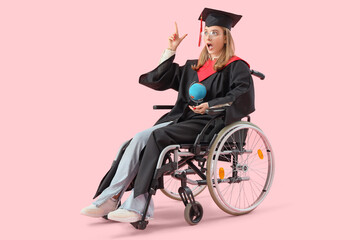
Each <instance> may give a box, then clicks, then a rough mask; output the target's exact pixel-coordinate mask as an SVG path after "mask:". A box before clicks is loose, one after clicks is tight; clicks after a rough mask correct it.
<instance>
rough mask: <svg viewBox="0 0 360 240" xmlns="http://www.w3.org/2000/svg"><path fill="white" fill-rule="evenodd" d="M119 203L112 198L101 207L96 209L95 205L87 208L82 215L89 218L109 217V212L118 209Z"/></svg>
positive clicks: (82, 211)
mask: <svg viewBox="0 0 360 240" xmlns="http://www.w3.org/2000/svg"><path fill="white" fill-rule="evenodd" d="M116 205H117V201H116V200H114V199H112V198H110V199H108V200H107V201H106V202H104V203H103V204H101V205H100V206H99V207H96V206H95V205H94V204H91V205H90V206H87V207H86V208H83V209H82V210H81V212H80V213H81V214H83V215H86V216H89V217H95V218H99V217H103V216H105V215H107V214H108V213H109V212H112V211H114V210H115V209H116Z"/></svg>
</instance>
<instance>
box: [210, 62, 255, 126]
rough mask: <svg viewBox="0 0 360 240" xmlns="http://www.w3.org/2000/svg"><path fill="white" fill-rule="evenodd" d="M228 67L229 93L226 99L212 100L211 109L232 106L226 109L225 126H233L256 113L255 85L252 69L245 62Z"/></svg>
mask: <svg viewBox="0 0 360 240" xmlns="http://www.w3.org/2000/svg"><path fill="white" fill-rule="evenodd" d="M228 67H231V68H232V69H230V70H231V72H230V80H229V84H230V86H229V91H228V92H227V93H226V94H225V96H224V97H219V98H214V99H212V100H210V101H209V102H208V103H209V107H213V106H216V105H223V104H230V107H228V108H227V109H226V114H225V124H226V125H228V124H231V123H233V122H235V121H239V120H241V118H243V117H245V116H247V115H249V114H250V113H252V112H254V111H255V103H254V102H255V93H254V83H253V80H252V77H251V74H250V69H249V67H248V65H246V64H245V63H244V62H243V61H236V62H234V63H232V64H230V65H229V66H228Z"/></svg>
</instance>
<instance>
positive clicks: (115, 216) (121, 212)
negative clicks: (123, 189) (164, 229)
mask: <svg viewBox="0 0 360 240" xmlns="http://www.w3.org/2000/svg"><path fill="white" fill-rule="evenodd" d="M108 219H111V220H114V221H118V222H130V223H132V222H137V221H140V220H141V215H140V214H138V213H136V212H133V211H129V210H126V209H122V208H119V209H117V210H115V211H113V212H111V213H109V214H108Z"/></svg>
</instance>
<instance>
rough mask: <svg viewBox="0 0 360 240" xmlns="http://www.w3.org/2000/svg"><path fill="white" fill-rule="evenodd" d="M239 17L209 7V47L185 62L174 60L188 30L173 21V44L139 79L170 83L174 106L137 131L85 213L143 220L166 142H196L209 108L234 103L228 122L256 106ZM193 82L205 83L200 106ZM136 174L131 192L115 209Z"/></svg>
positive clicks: (156, 85) (160, 85) (205, 15)
mask: <svg viewBox="0 0 360 240" xmlns="http://www.w3.org/2000/svg"><path fill="white" fill-rule="evenodd" d="M240 18H241V16H240V15H235V14H232V13H228V12H223V11H218V10H214V9H208V8H205V9H204V10H203V12H202V14H201V16H200V18H199V20H202V19H204V20H205V23H206V27H205V29H204V34H203V35H204V43H205V47H204V48H203V50H202V52H201V54H200V57H199V59H198V60H189V61H187V62H186V64H185V65H184V66H181V67H180V66H179V65H178V64H176V63H173V60H174V58H175V52H176V49H177V47H178V46H179V44H180V43H181V42H182V40H183V39H184V38H185V37H186V36H187V35H186V34H185V35H184V36H182V37H180V36H179V34H178V28H177V25H176V23H175V27H176V30H175V33H174V34H173V35H172V36H170V37H169V47H168V49H166V50H165V52H164V53H163V56H162V58H161V61H160V65H159V66H158V67H157V68H156V69H154V70H153V71H151V72H149V73H146V74H143V75H141V76H140V80H139V82H140V83H141V84H143V85H145V86H148V87H150V88H152V89H155V90H166V89H169V88H172V89H174V90H176V91H178V98H177V101H176V103H175V106H174V107H173V109H172V110H171V111H170V112H169V113H168V114H166V115H165V116H163V117H162V118H160V119H159V121H158V122H157V123H156V124H155V126H153V127H152V128H150V129H147V130H145V131H143V132H140V133H138V134H136V135H135V137H134V138H133V139H132V140H131V142H130V144H129V145H128V146H127V148H126V150H125V152H124V154H123V155H122V157H121V161H120V163H119V165H118V167H117V169H116V174H115V175H114V177H113V178H112V180H111V183H110V184H109V186H108V187H107V188H106V189H104V190H103V191H101V194H100V195H99V196H98V198H97V200H96V201H95V202H94V203H93V204H92V205H90V206H88V207H86V208H84V209H83V210H82V211H81V213H82V214H84V215H87V216H91V217H102V216H104V215H108V218H109V219H112V220H115V221H120V222H136V221H138V220H140V218H141V214H142V212H143V209H144V206H145V202H146V198H147V192H148V189H149V186H150V182H151V179H152V176H153V174H154V171H155V167H156V163H157V160H158V156H159V154H160V153H161V151H162V150H163V149H164V148H165V147H166V146H168V145H171V144H177V143H193V142H194V141H195V138H196V136H197V135H198V134H199V133H200V132H201V130H202V129H203V127H204V126H205V125H206V123H207V122H208V121H209V120H210V119H211V118H212V116H209V115H206V114H204V113H205V111H206V109H209V108H211V107H214V106H219V105H224V104H226V105H230V107H228V108H227V110H226V117H225V124H230V123H231V122H234V121H238V120H240V119H241V118H242V117H244V116H246V115H248V114H249V113H251V112H253V111H254V110H255V108H254V88H253V83H252V78H251V75H250V71H249V66H248V64H247V63H246V62H244V61H243V60H241V59H240V58H239V57H236V56H235V55H234V42H233V39H232V37H231V32H230V29H231V27H234V26H235V24H236V23H237V22H238V21H239V20H240ZM195 82H201V83H202V84H203V85H204V86H205V87H206V89H207V94H206V96H205V98H204V100H203V101H204V102H203V103H202V104H200V105H198V106H192V105H193V104H192V102H191V99H190V98H189V96H188V91H189V87H190V86H191V85H192V84H193V83H195ZM141 154H142V156H141ZM135 176H136V179H135V184H134V189H133V190H132V192H131V195H130V197H129V198H128V199H127V200H126V201H125V202H124V203H123V204H122V205H121V206H120V208H119V209H117V210H115V209H116V208H117V203H118V201H119V199H121V197H122V195H123V193H124V192H125V191H126V189H127V188H128V187H129V185H130V183H131V182H132V181H133V179H134V178H135ZM153 213H154V205H153V202H151V203H150V207H149V210H148V212H147V217H148V218H151V217H152V216H153Z"/></svg>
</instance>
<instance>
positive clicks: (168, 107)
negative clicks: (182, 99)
mask: <svg viewBox="0 0 360 240" xmlns="http://www.w3.org/2000/svg"><path fill="white" fill-rule="evenodd" d="M173 107H174V105H154V106H153V109H156V110H158V109H172V108H173Z"/></svg>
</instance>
